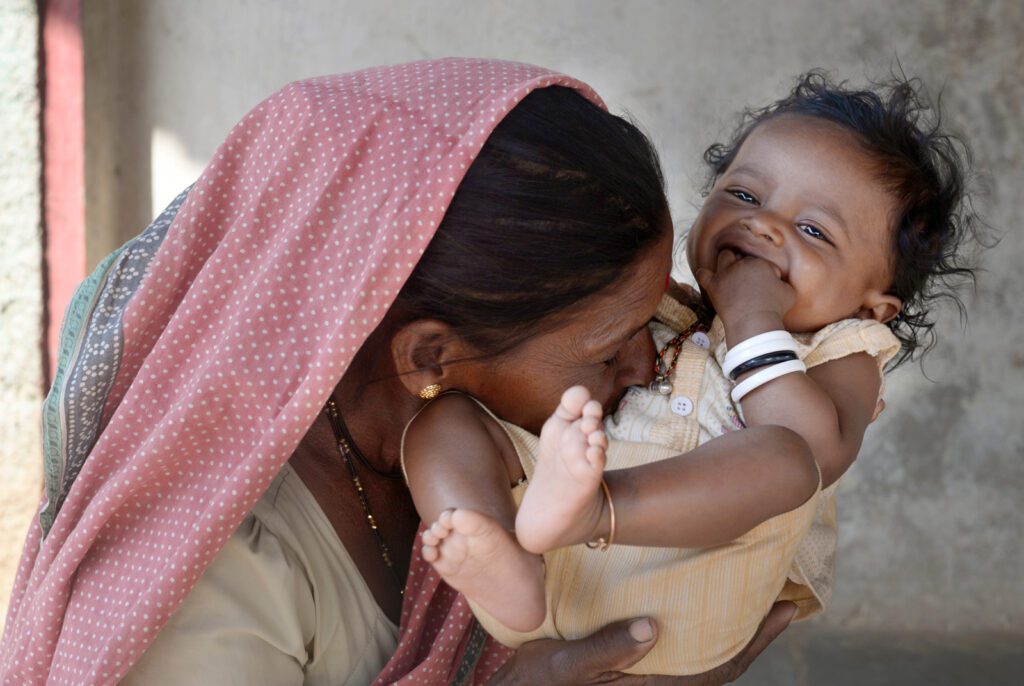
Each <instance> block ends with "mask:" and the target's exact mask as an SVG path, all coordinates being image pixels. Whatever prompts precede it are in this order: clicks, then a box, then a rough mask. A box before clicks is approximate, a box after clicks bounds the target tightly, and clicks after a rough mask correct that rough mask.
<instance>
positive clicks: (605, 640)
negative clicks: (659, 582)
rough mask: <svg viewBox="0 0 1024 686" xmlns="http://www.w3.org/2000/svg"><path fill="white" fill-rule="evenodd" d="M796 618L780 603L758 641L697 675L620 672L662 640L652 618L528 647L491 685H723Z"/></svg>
mask: <svg viewBox="0 0 1024 686" xmlns="http://www.w3.org/2000/svg"><path fill="white" fill-rule="evenodd" d="M795 614H796V605H794V604H793V603H790V602H778V603H775V606H774V607H772V609H771V611H770V612H769V613H768V616H767V617H765V619H764V621H763V622H761V626H760V627H759V628H758V630H757V633H756V634H754V638H752V639H751V640H750V643H748V644H747V647H746V648H744V649H743V650H741V651H740V652H739V654H738V655H736V657H734V658H733V659H731V660H729V661H728V662H726V663H725V664H724V665H721V666H719V667H716V668H715V669H712V670H711V671H710V672H705V673H704V674H697V675H695V676H653V675H652V676H643V675H633V674H623V673H622V672H621V671H620V670H623V669H626V668H628V667H629V666H630V665H634V664H636V663H637V662H639V661H640V658H642V657H643V656H644V655H646V654H647V653H648V652H649V651H650V650H651V648H653V647H654V644H655V643H656V642H657V640H658V632H657V628H656V627H655V625H654V622H652V621H650V620H648V619H634V620H626V621H622V622H616V623H614V624H609V625H608V626H606V627H604V628H603V629H601V630H600V631H598V632H596V633H594V634H591V635H590V636H588V637H586V638H581V639H578V640H575V641H558V640H554V639H544V640H540V641H532V642H530V643H527V644H525V645H523V646H522V647H521V648H520V649H519V650H518V651H516V654H515V655H514V656H513V657H512V659H510V660H509V661H508V662H506V663H505V666H504V667H502V668H501V669H500V670H499V671H498V673H497V674H495V675H494V677H493V678H492V679H491V681H490V682H489V683H490V684H491V686H527V685H532V684H550V685H551V686H575V685H577V684H619V685H620V686H721V684H727V683H729V682H731V681H733V680H735V679H737V678H739V676H740V675H741V674H743V672H745V671H747V667H749V666H750V663H752V662H753V661H754V658H756V657H757V656H758V655H760V654H761V651H762V650H764V649H765V648H766V647H767V646H768V644H769V643H771V642H772V641H773V640H775V637H776V636H778V635H779V634H780V633H782V630H783V629H785V628H786V627H787V626H789V623H790V621H792V619H793V616H794V615H795Z"/></svg>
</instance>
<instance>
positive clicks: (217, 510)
mask: <svg viewBox="0 0 1024 686" xmlns="http://www.w3.org/2000/svg"><path fill="white" fill-rule="evenodd" d="M553 84H558V85H566V86H570V87H573V88H577V89H579V90H580V91H581V92H582V93H583V94H584V95H586V96H587V97H588V98H590V99H592V100H593V101H594V102H598V103H599V102H600V100H599V99H598V98H597V96H596V95H595V94H594V93H593V92H592V91H590V90H589V89H588V88H587V87H586V86H584V85H583V84H581V83H579V82H577V81H574V80H572V79H569V78H567V77H565V76H561V75H559V74H555V73H552V72H549V71H546V70H543V69H539V68H537V67H532V66H529V65H523V64H516V63H510V62H501V61H493V60H477V59H447V60H438V61H425V62H417V63H413V64H406V65H399V66H394V67H383V68H376V69H368V70H365V71H360V72H356V73H352V74H346V75H341V76H327V77H322V78H315V79H310V80H307V81H301V82H297V83H293V84H291V85H289V86H287V87H285V88H284V89H282V90H281V91H279V92H277V93H276V94H274V95H272V96H271V97H270V98H268V99H267V100H265V101H264V102H263V103H261V104H260V105H258V106H257V107H256V108H255V109H253V110H252V111H251V112H250V113H249V114H247V115H246V116H245V117H244V118H243V119H242V120H241V122H239V123H238V124H237V125H236V126H235V128H234V129H233V130H232V131H231V133H230V134H229V136H228V138H227V140H226V141H225V142H224V143H223V144H222V145H221V146H220V148H219V149H218V150H217V153H216V155H215V156H214V159H213V161H212V162H211V163H210V165H209V166H208V167H207V168H206V170H205V171H204V172H203V174H202V176H201V177H200V179H199V180H198V181H197V182H196V184H195V185H194V186H193V187H192V188H191V189H189V190H188V191H187V193H186V194H183V195H182V197H180V198H179V199H178V200H177V201H175V203H174V204H172V207H171V208H169V210H168V213H165V215H164V216H163V217H162V218H161V219H159V220H158V221H157V222H156V223H155V224H154V226H152V227H150V229H148V230H147V231H146V232H145V233H143V234H142V235H141V236H140V237H139V238H137V239H135V241H134V242H133V243H130V244H129V245H128V246H126V248H124V249H122V251H120V252H119V253H116V254H115V255H113V256H111V258H108V260H107V261H105V262H104V263H103V264H101V265H100V267H99V269H98V270H97V272H96V274H94V275H93V277H91V278H90V279H89V280H87V281H86V282H85V283H84V284H83V286H82V290H80V292H79V294H78V297H76V301H75V303H73V305H72V307H71V309H70V310H69V312H68V317H67V318H66V320H65V327H64V329H65V330H64V336H65V341H64V349H63V351H62V356H61V376H60V377H59V378H58V379H57V381H56V383H55V385H54V390H53V391H52V393H51V396H50V398H49V399H48V400H47V406H46V408H45V410H46V411H45V422H46V424H45V433H46V435H47V439H46V452H47V455H48V458H49V459H48V463H47V474H46V476H47V490H46V496H45V498H44V503H43V508H42V510H41V515H40V518H39V520H38V521H37V522H36V523H35V525H34V526H33V527H32V529H31V531H30V533H29V537H28V541H27V543H26V546H25V552H24V554H23V556H22V560H21V563H20V567H19V570H18V575H17V579H16V582H15V587H14V591H13V595H12V598H11V609H10V611H9V614H8V617H7V623H6V627H5V631H4V636H3V644H2V648H0V676H2V682H3V683H4V684H12V685H14V684H16V685H18V686H24V685H26V684H44V683H46V684H110V683H114V682H116V681H117V680H118V679H119V678H120V677H121V676H122V675H124V674H125V672H126V671H127V670H128V668H129V667H130V666H131V665H132V664H133V663H134V662H135V660H137V659H138V657H139V656H140V655H141V653H142V651H143V650H144V649H145V648H146V646H147V645H148V644H149V643H150V641H151V640H152V639H153V637H154V636H155V635H156V634H157V633H158V632H159V631H160V629H161V627H162V626H163V625H164V623H165V622H166V621H167V619H168V617H169V616H170V615H171V613H173V612H174V610H175V609H176V608H177V607H178V605H179V604H180V603H181V601H182V599H183V598H184V597H185V595H186V594H187V593H188V592H189V590H190V589H191V588H192V586H193V585H194V584H195V582H196V580H197V579H198V578H199V576H200V575H201V574H202V573H203V570H204V569H205V568H206V566H207V565H208V564H209V562H210V561H211V559H212V558H213V557H214V556H215V555H216V554H217V552H218V550H219V549H220V548H221V546H222V545H223V543H224V542H225V540H226V539H227V538H228V536H229V535H230V534H231V533H232V532H233V531H234V529H235V528H236V527H237V526H238V524H239V523H240V521H241V520H242V518H243V517H244V516H245V515H246V514H247V513H248V511H249V510H250V509H251V508H252V506H253V505H254V503H255V502H256V501H257V500H258V499H259V497H260V496H261V495H262V494H263V492H264V491H265V489H266V488H267V487H268V485H269V484H270V482H271V480H272V479H273V478H274V476H275V475H276V474H277V472H278V470H279V469H280V468H281V466H282V464H283V463H284V462H285V461H286V460H287V459H288V457H289V456H290V455H291V453H292V451H293V450H294V449H295V447H296V446H297V445H298V443H299V441H300V439H301V438H302V437H303V435H304V434H305V432H306V431H307V429H308V428H309V426H310V425H311V424H312V422H313V420H314V418H315V417H316V415H317V413H318V412H319V410H320V408H321V407H322V406H323V403H324V402H325V401H326V399H327V397H328V395H329V394H330V392H331V390H332V389H333V388H334V386H335V385H336V384H337V382H338V380H339V379H340V378H341V376H342V374H343V373H344V372H345V369H346V367H347V365H348V364H349V362H350V361H351V359H352V357H353V355H354V354H355V352H356V351H357V350H358V349H359V347H360V345H362V343H363V341H364V340H365V339H366V337H367V335H368V334H369V333H370V332H371V331H372V330H373V329H374V327H375V326H376V325H377V323H378V322H379V321H380V320H381V318H382V317H383V315H384V313H385V312H386V311H387V309H388V307H389V306H390V304H391V302H392V301H393V299H394V297H395V295H396V294H397V292H398V291H399V289H400V288H401V287H402V285H403V284H404V283H405V280H406V279H407V278H408V276H409V274H410V272H411V270H412V269H413V267H414V266H415V264H416V261H417V260H418V259H419V256H420V255H421V254H422V253H423V250H424V248H425V246H426V245H427V243H428V242H429V241H430V239H431V236H432V235H433V233H434V230H435V229H436V227H437V225H438V223H439V222H440V221H441V218H442V216H443V215H444V212H445V208H446V207H447V206H448V203H449V202H450V200H451V198H452V196H453V194H454V192H455V189H456V187H457V186H458V184H459V182H460V180H461V179H462V176H463V175H464V173H465V171H466V169H467V167H468V165H469V164H470V163H471V161H472V160H473V158H474V156H475V155H476V153H477V152H478V151H479V149H480V147H481V145H482V144H483V142H484V141H485V140H486V138H487V136H488V135H489V134H490V132H491V130H492V129H493V128H494V126H495V125H496V124H497V122H498V121H500V120H501V118H502V117H503V116H504V115H505V114H506V113H507V112H508V111H509V110H510V109H511V108H512V107H514V106H515V104H516V103H517V102H518V101H519V100H520V99H521V98H522V97H523V96H524V95H525V94H526V93H528V92H529V91H530V90H532V89H534V88H540V87H544V86H548V85H553ZM154 227H155V228H154ZM71 401H74V402H71ZM44 529H45V536H44ZM463 602H464V601H463ZM455 603H456V601H455V600H454V599H450V600H448V601H444V604H446V605H447V609H446V608H439V612H440V613H441V614H444V613H445V612H447V611H448V610H450V609H452V608H453V607H454V604H455ZM455 611H456V612H457V609H456V610H455ZM463 630H465V627H463ZM463 652H464V651H463ZM185 659H187V658H185ZM421 683H426V682H421Z"/></svg>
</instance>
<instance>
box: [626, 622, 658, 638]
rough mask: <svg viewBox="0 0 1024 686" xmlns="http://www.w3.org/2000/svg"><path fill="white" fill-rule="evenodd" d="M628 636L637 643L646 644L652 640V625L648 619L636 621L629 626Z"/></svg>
mask: <svg viewBox="0 0 1024 686" xmlns="http://www.w3.org/2000/svg"><path fill="white" fill-rule="evenodd" d="M629 635H630V636H632V637H633V640H634V641H636V642H637V643H647V642H648V641H650V640H651V639H652V638H654V625H652V624H651V620H649V619H638V620H636V621H635V622H633V623H632V624H630V625H629Z"/></svg>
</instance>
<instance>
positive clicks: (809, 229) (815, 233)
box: [798, 224, 832, 243]
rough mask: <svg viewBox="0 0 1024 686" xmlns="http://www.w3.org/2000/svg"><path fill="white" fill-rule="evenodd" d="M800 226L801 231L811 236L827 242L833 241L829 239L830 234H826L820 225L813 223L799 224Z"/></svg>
mask: <svg viewBox="0 0 1024 686" xmlns="http://www.w3.org/2000/svg"><path fill="white" fill-rule="evenodd" d="M798 227H799V228H800V230H801V231H803V232H804V233H806V234H807V235H808V236H810V237H811V238H817V239H818V240H819V241H825V242H826V243H831V242H832V241H830V240H829V239H828V236H826V235H825V234H824V233H822V231H821V230H820V229H819V228H818V227H816V226H814V225H812V224H798Z"/></svg>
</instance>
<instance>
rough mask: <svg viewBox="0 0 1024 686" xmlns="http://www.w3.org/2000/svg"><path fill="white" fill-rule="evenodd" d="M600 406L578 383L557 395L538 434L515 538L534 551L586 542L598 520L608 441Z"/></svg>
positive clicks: (544, 551)
mask: <svg viewBox="0 0 1024 686" xmlns="http://www.w3.org/2000/svg"><path fill="white" fill-rule="evenodd" d="M601 414H602V411H601V404H600V403H598V402H597V401H596V400H591V399H590V392H589V391H588V390H587V389H586V388H584V387H583V386H573V387H572V388H570V389H569V390H567V391H566V392H565V393H563V394H562V401H561V403H559V405H558V409H556V410H555V413H554V414H553V415H551V417H550V418H548V420H547V421H546V422H545V423H544V428H542V429H541V432H540V449H539V450H538V454H537V466H536V468H535V469H534V472H533V476H532V477H531V479H530V485H529V486H528V487H527V489H526V493H525V495H524V496H523V502H522V504H521V505H520V506H519V513H518V514H517V515H516V538H518V539H519V544H520V545H522V546H523V547H524V548H526V549H527V550H529V551H530V552H533V553H546V552H547V551H549V550H552V549H554V548H558V547H561V546H565V545H571V544H574V543H583V542H585V541H587V540H589V539H590V538H591V537H592V536H593V533H594V529H595V528H596V527H597V525H598V523H599V522H600V519H601V509H602V506H603V501H602V497H603V496H602V494H601V488H600V486H601V477H602V476H603V475H604V465H605V449H606V448H607V447H608V439H607V438H606V437H605V435H604V431H602V430H601Z"/></svg>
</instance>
